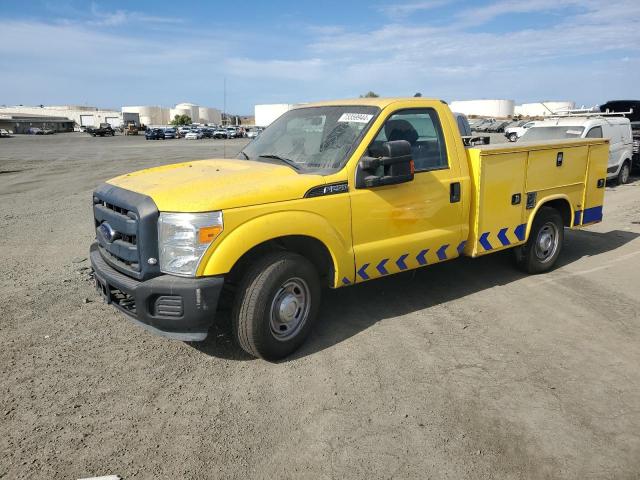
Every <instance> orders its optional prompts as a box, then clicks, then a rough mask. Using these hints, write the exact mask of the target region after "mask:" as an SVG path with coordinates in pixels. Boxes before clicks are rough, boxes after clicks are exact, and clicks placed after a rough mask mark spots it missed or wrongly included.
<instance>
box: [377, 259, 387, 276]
mask: <svg viewBox="0 0 640 480" xmlns="http://www.w3.org/2000/svg"><path fill="white" fill-rule="evenodd" d="M388 261H389V259H388V258H385V259H384V260H382V261H381V262H380V263H379V264H378V265H377V266H376V270H378V271H379V272H380V275H389V272H387V269H386V268H385V266H384V264H385V263H387V262H388Z"/></svg>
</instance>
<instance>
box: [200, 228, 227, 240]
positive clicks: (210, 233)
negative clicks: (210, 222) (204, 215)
mask: <svg viewBox="0 0 640 480" xmlns="http://www.w3.org/2000/svg"><path fill="white" fill-rule="evenodd" d="M220 232H222V227H220V226H217V225H216V226H213V227H202V228H200V230H199V231H198V240H199V241H200V243H211V242H212V241H213V240H214V239H215V238H216V237H217V236H218V235H220Z"/></svg>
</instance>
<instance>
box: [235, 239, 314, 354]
mask: <svg viewBox="0 0 640 480" xmlns="http://www.w3.org/2000/svg"><path fill="white" fill-rule="evenodd" d="M291 282H293V284H291ZM292 285H293V286H292ZM289 288H291V291H290V292H289V290H288V289H289ZM296 288H297V289H298V291H297V292H296ZM321 290H322V289H321V286H320V279H319V277H318V272H317V271H316V269H315V267H314V266H313V265H312V264H311V262H309V261H308V260H307V259H306V258H304V257H303V256H301V255H298V254H297V253H292V252H274V253H270V254H268V255H266V256H265V257H263V258H262V259H260V260H259V261H257V262H256V263H255V264H254V265H252V266H251V268H249V270H248V271H247V272H246V273H245V274H244V276H243V278H242V280H241V281H240V285H239V288H238V290H237V292H236V296H235V299H234V305H233V310H232V318H233V333H234V337H235V339H236V341H237V343H238V344H239V345H240V347H241V348H242V349H243V350H244V351H245V352H247V353H248V354H249V355H252V356H254V357H259V358H263V359H265V360H271V361H274V360H279V359H281V358H284V357H286V356H287V355H289V354H291V353H292V352H294V351H295V350H297V349H298V348H299V347H300V345H301V344H302V343H303V342H304V340H305V339H306V337H307V335H308V334H309V332H310V331H311V328H312V326H313V323H314V321H315V319H316V317H317V315H318V308H319V306H320V297H321ZM298 295H300V296H306V302H304V305H303V302H301V301H300V302H299V301H298V300H297V299H298ZM292 299H293V300H292ZM283 309H285V311H284V314H285V315H287V314H288V315H291V316H292V317H293V319H292V323H291V327H290V330H287V329H286V328H289V327H285V322H283V321H281V317H280V314H281V313H283ZM276 310H277V312H276ZM292 312H296V313H292ZM298 312H299V314H300V315H299V317H300V318H299V319H296V317H297V316H298ZM303 317H304V318H303ZM296 322H297V323H296ZM294 323H295V325H294Z"/></svg>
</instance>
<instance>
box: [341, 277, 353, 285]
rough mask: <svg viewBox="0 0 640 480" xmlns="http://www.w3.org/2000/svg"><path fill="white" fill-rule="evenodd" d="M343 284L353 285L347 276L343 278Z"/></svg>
mask: <svg viewBox="0 0 640 480" xmlns="http://www.w3.org/2000/svg"><path fill="white" fill-rule="evenodd" d="M342 284H343V285H351V281H350V280H349V279H348V278H347V277H344V278H343V279H342Z"/></svg>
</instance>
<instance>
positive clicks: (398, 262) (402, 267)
mask: <svg viewBox="0 0 640 480" xmlns="http://www.w3.org/2000/svg"><path fill="white" fill-rule="evenodd" d="M408 256H409V254H408V253H405V254H404V255H400V257H399V258H398V260H396V265H397V266H398V268H399V269H400V270H406V269H407V268H409V267H407V264H406V263H404V261H405V259H406V258H407V257H408Z"/></svg>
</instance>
